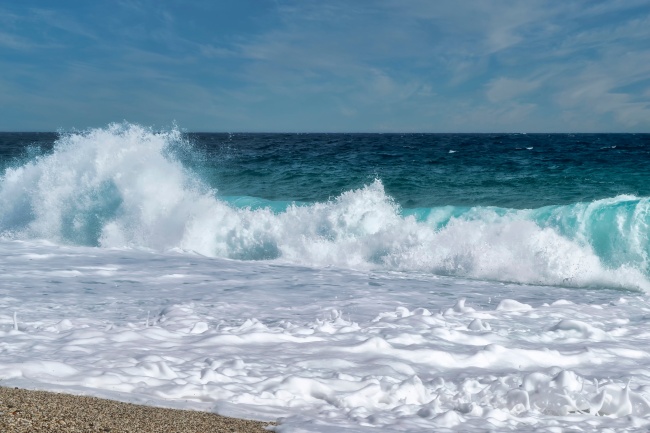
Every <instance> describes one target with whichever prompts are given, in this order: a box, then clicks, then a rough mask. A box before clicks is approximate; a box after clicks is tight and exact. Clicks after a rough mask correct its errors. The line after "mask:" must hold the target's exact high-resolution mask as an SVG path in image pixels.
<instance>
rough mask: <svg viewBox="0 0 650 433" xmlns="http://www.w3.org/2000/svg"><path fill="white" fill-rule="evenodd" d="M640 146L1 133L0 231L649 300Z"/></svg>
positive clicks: (576, 139)
mask: <svg viewBox="0 0 650 433" xmlns="http://www.w3.org/2000/svg"><path fill="white" fill-rule="evenodd" d="M649 145H650V135H647V134H645V135H644V134H550V135H549V134H531V135H526V134H502V135H498V134H185V133H181V132H179V131H177V130H171V131H164V132H155V131H151V130H149V129H147V128H143V127H140V126H137V125H130V124H121V125H111V126H109V127H107V128H98V129H94V130H90V131H86V132H82V133H72V134H62V135H59V134H32V133H4V134H0V158H1V163H2V167H3V175H2V179H1V180H0V205H1V207H0V209H1V210H0V233H3V236H4V237H9V238H18V239H46V240H49V241H52V242H56V243H62V244H74V245H89V246H99V247H124V246H127V247H142V248H153V249H156V250H167V249H170V248H180V249H184V250H192V251H196V252H200V253H201V254H205V255H208V256H215V257H229V258H234V259H239V260H284V261H288V262H292V263H301V264H307V265H312V266H322V265H337V266H346V267H362V268H363V267H374V268H377V267H379V268H382V269H388V270H399V271H406V272H427V273H434V274H441V275H459V276H463V277H472V278H477V279H489V280H503V281H514V282H524V283H535V284H551V285H559V284H564V285H567V284H568V285H572V284H573V285H577V286H594V285H596V286H598V285H603V286H615V287H624V288H645V287H646V285H648V287H650V283H648V276H649V275H650V269H649V263H650V261H649V257H650V229H649V225H650V213H649V212H650V201H649V200H650V198H649V197H650V179H649V176H650V170H649V169H648V166H649V164H648V163H649V162H650V148H649Z"/></svg>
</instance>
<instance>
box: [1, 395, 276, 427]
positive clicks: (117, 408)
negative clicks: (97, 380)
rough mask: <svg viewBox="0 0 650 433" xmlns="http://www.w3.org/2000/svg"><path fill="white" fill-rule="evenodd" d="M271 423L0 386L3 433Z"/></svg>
mask: <svg viewBox="0 0 650 433" xmlns="http://www.w3.org/2000/svg"><path fill="white" fill-rule="evenodd" d="M272 425H273V424H272V423H266V422H258V421H248V420H242V419H237V418H228V417H223V416H220V415H216V414H213V413H206V412H198V411H191V410H178V409H165V408H158V407H151V406H141V405H136V404H131V403H122V402H117V401H113V400H105V399H100V398H95V397H86V396H76V395H69V394H61V393H54V392H47V391H30V390H25V389H18V388H4V387H0V431H1V432H2V433H68V432H69V433H72V432H75V433H81V432H110V433H211V432H215V433H216V432H229V433H230V432H239V433H260V432H268V431H269V427H271V426H272Z"/></svg>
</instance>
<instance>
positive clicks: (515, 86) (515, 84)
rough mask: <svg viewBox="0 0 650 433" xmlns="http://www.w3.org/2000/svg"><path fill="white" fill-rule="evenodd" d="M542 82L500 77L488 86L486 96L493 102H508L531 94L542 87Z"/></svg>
mask: <svg viewBox="0 0 650 433" xmlns="http://www.w3.org/2000/svg"><path fill="white" fill-rule="evenodd" d="M540 84H541V82H540V81H539V80H537V81H528V80H518V79H512V78H506V77H499V78H496V79H494V80H492V81H490V82H489V83H488V84H487V91H486V95H487V97H488V99H489V100H490V101H492V102H501V101H507V100H510V99H514V98H517V97H519V96H521V95H524V94H526V93H529V92H531V91H533V90H535V89H537V88H538V87H539V86H540Z"/></svg>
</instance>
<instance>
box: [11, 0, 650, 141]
mask: <svg viewBox="0 0 650 433" xmlns="http://www.w3.org/2000/svg"><path fill="white" fill-rule="evenodd" d="M0 71H1V72H0V130H4V131H16V130H26V131H27V130H45V131H52V130H58V129H64V130H68V129H71V128H77V129H85V128H89V127H98V126H104V125H106V124H108V123H111V122H120V121H123V120H126V121H128V122H133V123H140V124H143V125H147V126H152V127H154V128H161V127H168V126H170V125H172V124H173V123H174V122H175V123H176V124H177V125H178V126H179V127H180V128H182V129H185V130H190V131H224V132H237V131H285V132H294V131H295V132H302V131H312V132H320V131H324V132H348V131H369V132H388V131H396V132H397V131H399V132H402V131H405V132H493V131H503V132H589V131H612V132H650V0H644V1H639V0H608V1H598V0H588V1H587V0H584V1H579V0H575V1H571V0H567V1H550V0H544V1H537V0H526V1H523V0H510V1H501V0H475V1H470V0H467V1H463V0H455V1H446V0H375V1H369V0H358V1H351V0H341V1H339V0H319V1H312V0H296V1H293V0H275V1H271V0H269V1H266V0H228V1H226V0H221V1H219V0H206V1H202V0H194V1H189V2H186V1H172V0H169V1H162V0H160V1H149V0H131V1H126V0H124V1H120V0H115V1H87V0H83V1H81V0H80V1H67V0H59V1H49V0H48V1H29V0H24V1H22V2H11V3H10V2H3V4H0Z"/></svg>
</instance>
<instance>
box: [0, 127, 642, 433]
mask: <svg viewBox="0 0 650 433" xmlns="http://www.w3.org/2000/svg"><path fill="white" fill-rule="evenodd" d="M317 138H318V137H317ZM317 138H313V137H312V138H310V137H309V135H306V136H296V137H291V138H289V140H290V142H289V144H286V143H285V144H284V145H283V146H284V147H282V146H276V145H274V144H273V142H268V141H269V140H276V139H277V137H271V138H267V137H262V138H260V137H257V138H255V139H256V140H262V141H264V140H266V141H265V142H263V143H262V144H261V145H259V146H258V147H254V146H253V144H250V143H249V144H247V146H248V147H246V146H244V145H234V144H233V145H227V146H221V147H219V149H220V150H219V152H220V153H219V155H218V156H219V157H218V158H215V157H214V155H210V154H209V152H206V148H202V147H201V143H198V142H197V140H196V139H195V140H193V139H192V138H191V137H189V136H188V134H183V133H181V132H179V131H178V130H177V129H171V130H168V131H163V132H156V131H153V130H151V129H149V128H145V127H141V126H138V125H132V124H126V123H125V124H115V125H109V126H108V127H106V128H97V129H92V130H89V131H85V132H75V133H65V134H60V135H58V136H57V137H56V138H55V139H54V141H53V142H52V143H50V145H48V146H41V147H39V146H29V145H25V146H22V147H21V148H20V151H12V152H5V154H4V157H3V160H2V164H3V173H2V177H1V179H0V233H1V235H0V335H1V336H2V339H1V346H0V385H4V386H19V387H24V388H31V389H45V390H55V391H65V392H71V393H75V394H85V395H96V396H101V397H108V398H113V399H117V400H122V401H129V402H136V403H143V404H150V405H156V406H166V407H178V408H190V409H197V410H206V411H214V412H217V413H220V414H225V415H233V416H240V417H245V418H252V419H260V420H276V419H279V420H280V423H279V426H278V427H276V428H275V429H276V430H277V431H281V432H307V431H322V432H328V431H331V432H337V431H341V430H342V429H345V430H349V431H359V432H365V431H371V430H374V431H377V430H378V429H379V431H387V432H390V431H395V432H404V431H413V432H415V431H432V430H433V431H468V432H474V431H476V432H479V431H481V432H483V431H531V432H532V431H535V432H559V431H567V429H569V430H570V431H584V432H590V431H608V429H609V431H639V430H640V429H648V428H650V351H649V350H648V349H647V348H648V347H650V345H649V344H648V342H649V341H648V340H649V339H650V332H648V329H647V323H648V320H649V318H650V305H649V304H648V300H649V298H648V296H647V292H648V290H650V279H649V278H650V277H649V276H650V270H649V262H648V259H649V257H648V255H649V254H650V237H649V236H650V227H649V223H650V198H648V196H647V195H644V192H645V191H644V190H642V188H636V189H634V188H631V187H630V188H627V187H626V188H624V187H621V186H620V185H621V184H620V183H619V184H617V185H616V186H612V184H609V183H607V182H605V181H602V180H600V179H601V178H599V180H598V181H597V182H593V183H594V185H596V186H595V187H594V188H593V191H594V192H590V193H589V194H591V195H589V194H587V193H585V187H584V185H582V186H581V185H580V184H576V186H575V187H573V186H571V185H574V184H575V182H573V181H571V182H567V183H566V184H560V183H557V182H560V181H563V180H562V179H566V178H567V176H569V175H568V174H567V172H565V173H563V174H562V175H558V176H556V177H553V176H555V175H554V174H553V173H555V171H553V172H549V173H550V174H549V175H548V176H546V175H544V176H537V175H535V174H534V175H531V176H528V175H527V176H517V175H516V170H518V168H516V167H515V168H513V167H514V166H513V165H512V161H517V164H519V165H518V167H519V166H520V167H524V168H522V170H524V169H525V170H529V167H531V166H535V167H534V169H533V171H534V172H535V173H537V172H539V173H545V172H544V170H545V168H544V167H539V166H536V165H535V164H538V163H539V161H550V162H549V163H548V164H549V165H548V167H550V168H549V170H556V169H555V168H553V167H555V166H556V165H561V164H560V163H557V161H555V160H553V161H551V159H552V158H551V157H549V156H548V154H549V153H548V152H547V153H543V149H542V150H540V147H541V146H542V144H540V143H538V142H535V143H534V146H531V145H529V144H527V142H526V143H524V144H522V145H518V147H517V146H514V145H513V146H512V149H513V153H509V154H508V155H512V156H508V158H511V159H510V160H508V165H507V167H506V168H505V169H503V170H501V171H498V172H496V171H489V170H492V168H491V167H494V166H495V164H494V162H493V160H492V159H489V160H488V159H486V160H485V161H487V162H485V163H483V164H482V165H481V167H479V168H480V169H479V168H476V165H480V164H479V163H476V160H477V159H480V157H481V156H480V155H483V154H482V153H477V152H475V153H474V156H473V158H472V159H467V160H461V159H460V158H463V155H464V154H467V153H469V150H471V149H475V148H473V147H471V146H472V145H471V144H467V145H463V142H464V141H467V140H468V138H467V137H463V136H459V137H456V136H454V137H451V138H450V137H443V138H444V140H443V141H444V145H440V146H439V147H432V148H431V149H432V150H429V151H427V152H431V153H432V152H434V151H435V152H437V154H439V155H440V156H431V157H430V156H428V155H429V154H427V156H426V157H425V156H423V154H422V152H424V150H422V149H421V148H420V147H418V146H419V145H418V146H411V144H412V143H411V142H412V141H413V140H425V139H429V138H427V137H425V138H413V137H406V138H400V137H399V136H390V137H387V138H386V137H382V136H381V135H374V136H361V137H354V136H353V137H345V140H348V141H349V142H350V143H349V144H346V146H348V147H345V149H346V151H345V152H343V151H342V150H341V149H342V148H341V147H336V146H338V144H336V143H335V144H328V143H329V142H323V143H320V142H319V143H320V144H319V146H321V147H320V148H322V149H328V148H327V145H330V146H334V147H333V148H332V149H330V150H327V151H323V152H328V153H327V155H325V154H324V153H314V152H315V151H314V149H313V147H314V146H315V144H314V143H313V142H310V141H309V140H316V141H317ZM470 138H472V139H475V140H479V141H480V140H485V137H470ZM597 138H598V140H601V139H602V140H604V139H605V138H607V140H609V141H608V142H607V146H601V145H600V144H598V143H595V144H594V147H593V148H594V149H597V150H598V151H602V152H606V151H607V152H610V151H615V152H618V153H616V154H611V153H610V154H607V156H605V157H602V158H601V159H600V160H599V162H598V163H599V164H601V166H596V165H594V166H593V167H590V168H589V170H590V171H589V172H588V175H585V174H584V173H582V172H581V173H580V174H579V175H576V176H577V177H576V178H579V179H587V180H588V179H592V178H594V176H598V175H599V174H598V173H600V176H602V179H609V178H612V177H616V176H621V179H632V180H631V181H630V182H638V184H646V182H645V181H644V180H643V178H644V176H645V174H644V172H643V164H641V162H642V161H639V160H638V157H635V158H636V159H637V161H636V162H637V164H638V165H637V166H636V167H640V168H637V169H636V170H634V169H632V170H631V169H630V166H628V165H620V166H617V163H616V161H617V159H616V158H623V159H622V160H623V161H628V160H630V159H635V158H629V156H628V157H626V155H625V154H624V153H620V152H623V151H624V149H625V147H624V144H625V143H623V142H622V141H623V140H624V139H627V138H628V137H623V138H616V137H615V138H612V137H597ZM318 139H319V140H320V138H318ZM507 139H508V140H524V139H525V138H521V137H520V138H516V137H515V138H513V137H507ZM534 139H535V140H538V141H539V140H543V139H544V138H539V137H538V138H534ZM553 139H555V140H557V138H553ZM562 139H563V140H564V139H568V138H562ZM205 140H206V139H205V138H204V141H205ZM323 140H331V137H326V138H323ZM368 140H370V141H372V143H371V144H367V143H366V142H367V141H368ZM382 140H383V141H382ZM387 140H392V141H391V142H390V143H388V142H387ZM400 140H401V141H400ZM409 140H411V141H409ZM454 140H456V141H454ZM594 140H595V139H594ZM611 140H619V141H621V142H618V141H617V142H616V144H613V145H612V144H611ZM378 141H379V142H382V143H383V144H381V148H380V149H379V148H376V147H372V146H376V142H378ZM7 142H8V141H7ZM393 142H398V143H402V144H403V143H405V142H408V143H411V144H409V146H410V147H409V149H410V150H408V149H404V148H401V147H399V148H396V147H395V145H394V143H393ZM517 142H519V141H517ZM346 143H347V142H346ZM364 143H365V144H364ZM386 143H388V144H386ZM418 143H420V145H421V143H422V142H418ZM28 144H29V143H28ZM400 145H401V144H400ZM480 145H481V146H483V147H481V149H484V150H485V149H486V148H485V146H484V145H483V144H480ZM237 146H239V147H237ZM301 146H302V147H301ZM310 146H311V147H310ZM364 146H365V147H364ZM564 146H568V145H566V144H564ZM612 146H614V147H612ZM583 147H584V146H583ZM278 148H280V149H281V152H279V155H275V153H274V154H273V155H274V156H273V157H270V156H269V153H268V152H278ZM296 148H300V149H307V150H304V152H307V153H306V154H305V155H309V157H305V158H304V159H303V158H302V157H297V156H296V154H295V153H292V154H290V152H289V150H291V149H296ZM494 148H495V147H493V148H492V150H494ZM638 148H639V149H643V147H642V146H638ZM208 149H209V147H208ZM287 149H289V150H287ZM576 149H577V148H573V149H568V148H566V149H565V150H566V151H567V152H568V153H570V152H569V150H572V151H573V150H576ZM621 149H623V150H621ZM451 150H453V151H454V152H451ZM485 151H486V152H487V150H485ZM514 151H516V153H514ZM576 151H577V150H576ZM534 152H538V153H534ZM549 152H550V151H549ZM432 154H433V153H432ZM437 154H436V155H437ZM493 154H494V152H493V151H491V152H490V153H489V155H490V156H489V158H494V156H493ZM233 155H234V156H233ZM241 155H244V156H246V158H247V159H246V160H245V161H244V160H242V159H241ZM404 155H410V156H409V157H408V158H407V159H404V160H403V158H404ZM418 155H420V157H418ZM477 155H478V156H477ZM599 155H600V154H599ZM616 155H619V156H616ZM303 156H304V155H303ZM237 158H239V159H237ZM282 158H284V159H282ZM411 158H412V159H411ZM435 158H438V159H435ZM512 158H516V160H515V159H512ZM531 158H533V159H531ZM534 158H537V159H534ZM369 159H372V161H383V160H385V161H388V162H386V163H385V165H382V164H384V163H381V162H380V163H377V164H375V162H373V163H372V164H375V165H372V164H368V163H363V162H364V161H367V160H369ZM234 160H236V161H235V162H233V161H234ZM419 160H421V161H423V162H422V164H428V165H427V166H426V167H425V166H424V165H418V164H420V162H418V161H419ZM359 161H361V162H362V163H359ZM459 161H464V162H459ZM472 161H473V162H472ZM565 163H566V164H569V162H565ZM628 163H629V162H625V163H621V164H628ZM472 164H475V166H472ZM581 164H582V163H581ZM368 165H372V166H371V167H370V169H369V171H368V172H364V173H361V172H360V171H358V170H360V169H359V167H364V166H368ZM579 165H580V164H579ZM576 166H578V165H576ZM421 167H424V168H421ZM467 167H473V168H472V173H473V176H474V177H473V178H471V179H470V178H469V177H468V176H465V174H466V173H463V175H464V178H463V179H465V180H464V181H463V182H467V183H465V184H462V185H461V186H460V187H458V188H457V189H456V190H454V189H453V188H452V186H453V185H452V183H453V182H451V181H448V183H445V182H446V181H445V179H450V178H451V177H450V176H451V174H449V175H446V176H441V175H440V173H443V172H444V173H447V172H445V171H444V170H449V173H453V172H459V170H460V171H462V170H464V169H466V168H467ZM603 167H604V168H603ZM632 167H634V165H632ZM604 169H607V170H611V171H608V172H607V173H604V174H603V170H604ZM355 170H357V171H355ZM409 170H411V171H413V173H412V174H411V175H410V177H409V175H408V173H409ZM418 170H424V171H422V172H420V171H418ZM436 170H437V171H436ZM617 170H618V174H617ZM424 172H426V173H433V174H431V176H434V177H432V178H427V179H425V180H423V176H422V173H424ZM259 173H269V176H271V177H267V178H264V179H265V181H260V175H259ZM513 173H515V174H513ZM569 174H571V173H569ZM273 176H275V177H273ZM319 176H320V177H319ZM435 176H437V177H435ZM480 176H483V177H484V179H483V180H481V181H480V182H479V181H477V180H476V179H477V178H478V177H480ZM569 177H570V176H569ZM264 179H263V180H264ZM431 179H434V180H435V182H434V181H433V180H431ZM468 179H469V180H468ZM492 179H500V182H501V184H499V185H497V186H498V188H496V187H494V185H495V183H494V182H493V181H492ZM526 179H528V180H529V181H530V182H533V183H529V184H527V186H526V185H524V186H523V187H521V186H520V185H521V184H522V182H525V181H526ZM553 179H556V180H553ZM557 179H559V180H557ZM571 179H573V178H571ZM639 179H640V180H639ZM454 182H455V181H454ZM534 182H540V185H545V184H548V185H549V186H548V188H547V189H534V188H533V187H532V186H533V185H537V184H535V183H534ZM553 182H556V183H553ZM585 182H586V181H585ZM587 183H588V182H587ZM470 184H471V185H479V186H480V185H484V186H485V187H484V188H483V189H476V188H475V187H474V186H472V188H474V189H470V186H468V185H470ZM334 185H336V187H334ZM423 185H424V186H423ZM450 185H452V186H450ZM503 185H505V187H507V188H510V189H509V190H508V191H511V192H512V193H504V190H503V189H499V188H504V186H503ZM635 185H636V184H635ZM319 188H321V189H319ZM337 188H338V189H337ZM495 188H496V189H495ZM571 188H574V189H571ZM610 189H611V190H612V191H615V192H616V193H615V194H609V192H611V191H610ZM392 191H394V193H392ZM540 191H542V193H540ZM543 191H547V194H544V193H543ZM602 193H604V194H605V195H602V196H599V195H597V194H602ZM518 194H519V196H518ZM470 196H471V197H477V198H475V199H468V198H467V197H470ZM517 197H519V198H517ZM521 197H523V198H521ZM581 197H582V198H583V199H582V200H581V199H580V198H581ZM585 197H586V199H585ZM514 198H517V200H519V201H513V200H514ZM472 200H473V201H472Z"/></svg>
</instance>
